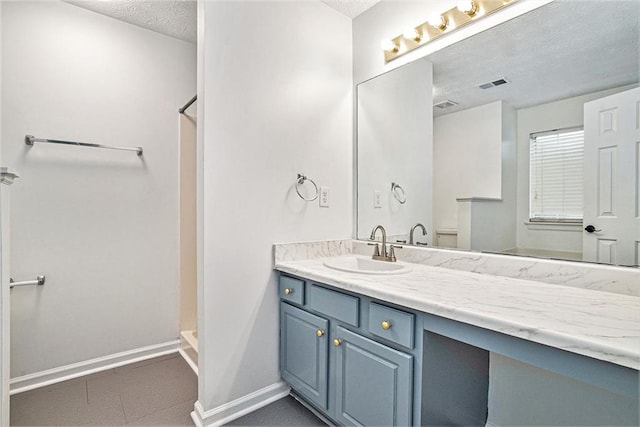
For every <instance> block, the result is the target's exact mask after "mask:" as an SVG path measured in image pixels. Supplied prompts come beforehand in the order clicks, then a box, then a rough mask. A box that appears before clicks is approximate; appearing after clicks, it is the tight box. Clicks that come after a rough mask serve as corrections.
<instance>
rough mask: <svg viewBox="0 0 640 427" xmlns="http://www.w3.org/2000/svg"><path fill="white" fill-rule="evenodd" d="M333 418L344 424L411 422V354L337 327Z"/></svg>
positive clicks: (399, 423)
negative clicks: (334, 412)
mask: <svg viewBox="0 0 640 427" xmlns="http://www.w3.org/2000/svg"><path fill="white" fill-rule="evenodd" d="M335 338H336V339H337V340H339V341H335V342H334V345H336V344H337V352H336V353H337V354H336V418H337V420H338V422H340V423H341V424H344V425H356V426H401V425H410V424H411V413H412V407H413V405H412V400H413V397H412V396H413V393H412V390H413V388H412V387H413V356H411V355H409V354H406V353H402V352H400V351H397V350H394V349H392V348H390V347H387V346H385V345H382V344H379V343H377V342H375V341H371V340H370V339H368V338H364V337H362V336H360V335H357V334H354V333H353V332H350V331H348V330H346V329H344V328H341V327H338V328H337V333H336V337H335Z"/></svg>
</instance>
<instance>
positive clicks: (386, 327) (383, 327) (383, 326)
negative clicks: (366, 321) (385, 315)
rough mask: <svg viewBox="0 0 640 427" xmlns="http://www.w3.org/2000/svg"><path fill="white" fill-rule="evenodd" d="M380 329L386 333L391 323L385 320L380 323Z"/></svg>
mask: <svg viewBox="0 0 640 427" xmlns="http://www.w3.org/2000/svg"><path fill="white" fill-rule="evenodd" d="M381 326H382V329H384V330H385V331H388V330H389V329H391V326H392V325H391V322H389V321H388V320H385V321H383V322H382V325H381Z"/></svg>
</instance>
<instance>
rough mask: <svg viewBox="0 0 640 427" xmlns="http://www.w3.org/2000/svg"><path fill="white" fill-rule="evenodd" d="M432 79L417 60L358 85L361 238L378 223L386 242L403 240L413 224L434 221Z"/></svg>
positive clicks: (427, 67) (427, 239)
mask: <svg viewBox="0 0 640 427" xmlns="http://www.w3.org/2000/svg"><path fill="white" fill-rule="evenodd" d="M431 80H432V78H431V64H430V63H429V62H427V61H424V60H418V61H415V62H413V63H411V64H408V65H406V66H404V67H402V68H399V69H397V70H395V71H394V72H393V73H387V74H384V75H382V76H379V77H377V78H375V79H373V80H370V81H368V82H367V83H364V84H361V85H359V86H358V236H359V238H368V236H369V235H370V233H371V230H372V229H373V227H375V226H376V225H378V224H382V225H383V226H384V227H385V229H386V231H387V239H388V241H389V242H391V243H405V242H406V241H408V236H409V231H410V229H411V227H412V226H413V225H414V224H416V223H418V222H424V223H425V224H431V222H432V213H431V210H432V208H431V205H432V200H431V197H429V194H431V192H432V180H433V174H432V160H431V152H432V151H433V150H432V144H431V141H432V137H431V135H432V133H433V127H432V123H433V120H432V114H433V113H432V111H433V107H432V94H431ZM414 118H415V119H414ZM430 238H431V236H430V235H429V234H427V236H426V237H424V238H423V239H422V241H424V242H429V243H431V240H430Z"/></svg>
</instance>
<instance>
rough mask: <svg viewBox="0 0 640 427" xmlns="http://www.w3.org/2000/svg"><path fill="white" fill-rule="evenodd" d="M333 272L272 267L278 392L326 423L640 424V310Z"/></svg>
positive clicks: (414, 271) (550, 295)
mask: <svg viewBox="0 0 640 427" xmlns="http://www.w3.org/2000/svg"><path fill="white" fill-rule="evenodd" d="M321 255H322V254H321ZM324 255H327V254H324ZM345 256H346V255H345V254H342V255H341V256H340V257H339V258H344V257H345ZM349 257H351V258H353V257H354V255H351V254H349ZM356 257H357V256H356ZM362 258H363V259H366V258H367V257H362ZM332 259H334V258H332V257H322V256H321V257H310V258H307V259H295V260H283V259H280V260H279V259H278V257H276V264H275V268H276V269H277V270H279V271H280V276H279V296H280V299H281V303H280V322H281V323H280V335H281V337H280V339H281V342H280V370H281V375H282V378H283V379H284V380H285V381H286V382H287V383H288V384H290V385H291V387H292V389H293V391H294V393H295V394H296V395H298V396H300V397H301V398H302V399H303V400H305V401H306V402H307V403H309V404H310V405H312V406H313V407H314V408H315V409H316V410H318V411H319V412H320V413H322V414H323V415H325V416H326V417H328V418H329V419H331V420H334V421H336V422H337V423H339V424H341V425H443V424H448V425H485V424H487V425H517V424H554V425H563V424H564V425H578V424H579V425H587V424H591V425H602V424H609V425H634V424H635V425H637V424H638V388H639V381H638V378H639V377H638V370H639V368H640V298H638V297H636V296H629V295H620V294H615V293H607V292H599V291H593V290H587V289H580V288H575V287H568V286H560V285H553V284H548V283H541V282H537V281H531V280H522V279H516V278H510V277H500V276H494V275H488V274H478V273H471V272H465V271H456V270H452V269H446V268H440V267H433V266H426V265H420V264H413V263H411V264H408V263H407V264H405V263H400V264H405V266H406V267H407V270H409V271H405V272H403V273H401V274H370V273H354V272H348V271H344V270H338V269H335V268H330V267H327V260H329V261H331V260H332ZM338 265H340V263H338ZM523 399H524V400H527V399H530V400H528V401H526V402H521V401H522V400H523ZM507 406H508V407H507ZM554 406H555V407H554Z"/></svg>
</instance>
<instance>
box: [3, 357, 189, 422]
mask: <svg viewBox="0 0 640 427" xmlns="http://www.w3.org/2000/svg"><path fill="white" fill-rule="evenodd" d="M197 396H198V378H197V376H196V375H195V374H194V373H193V371H192V370H191V368H190V367H189V365H187V363H186V362H185V361H184V359H182V357H181V356H180V355H178V354H177V353H175V354H171V355H168V356H163V357H159V358H155V359H150V360H146V361H143V362H139V363H134V364H131V365H126V366H122V367H119V368H115V369H110V370H108V371H104V372H100V373H97V374H93V375H88V376H85V377H81V378H77V379H73V380H70V381H65V382H62V383H58V384H54V385H50V386H47V387H43V388H39V389H36V390H32V391H28V392H25V393H20V394H16V395H13V396H11V409H10V415H11V425H12V426H80V425H101V426H121V425H165V426H193V422H192V421H191V417H190V413H191V411H193V403H194V402H195V401H196V400H197Z"/></svg>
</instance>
